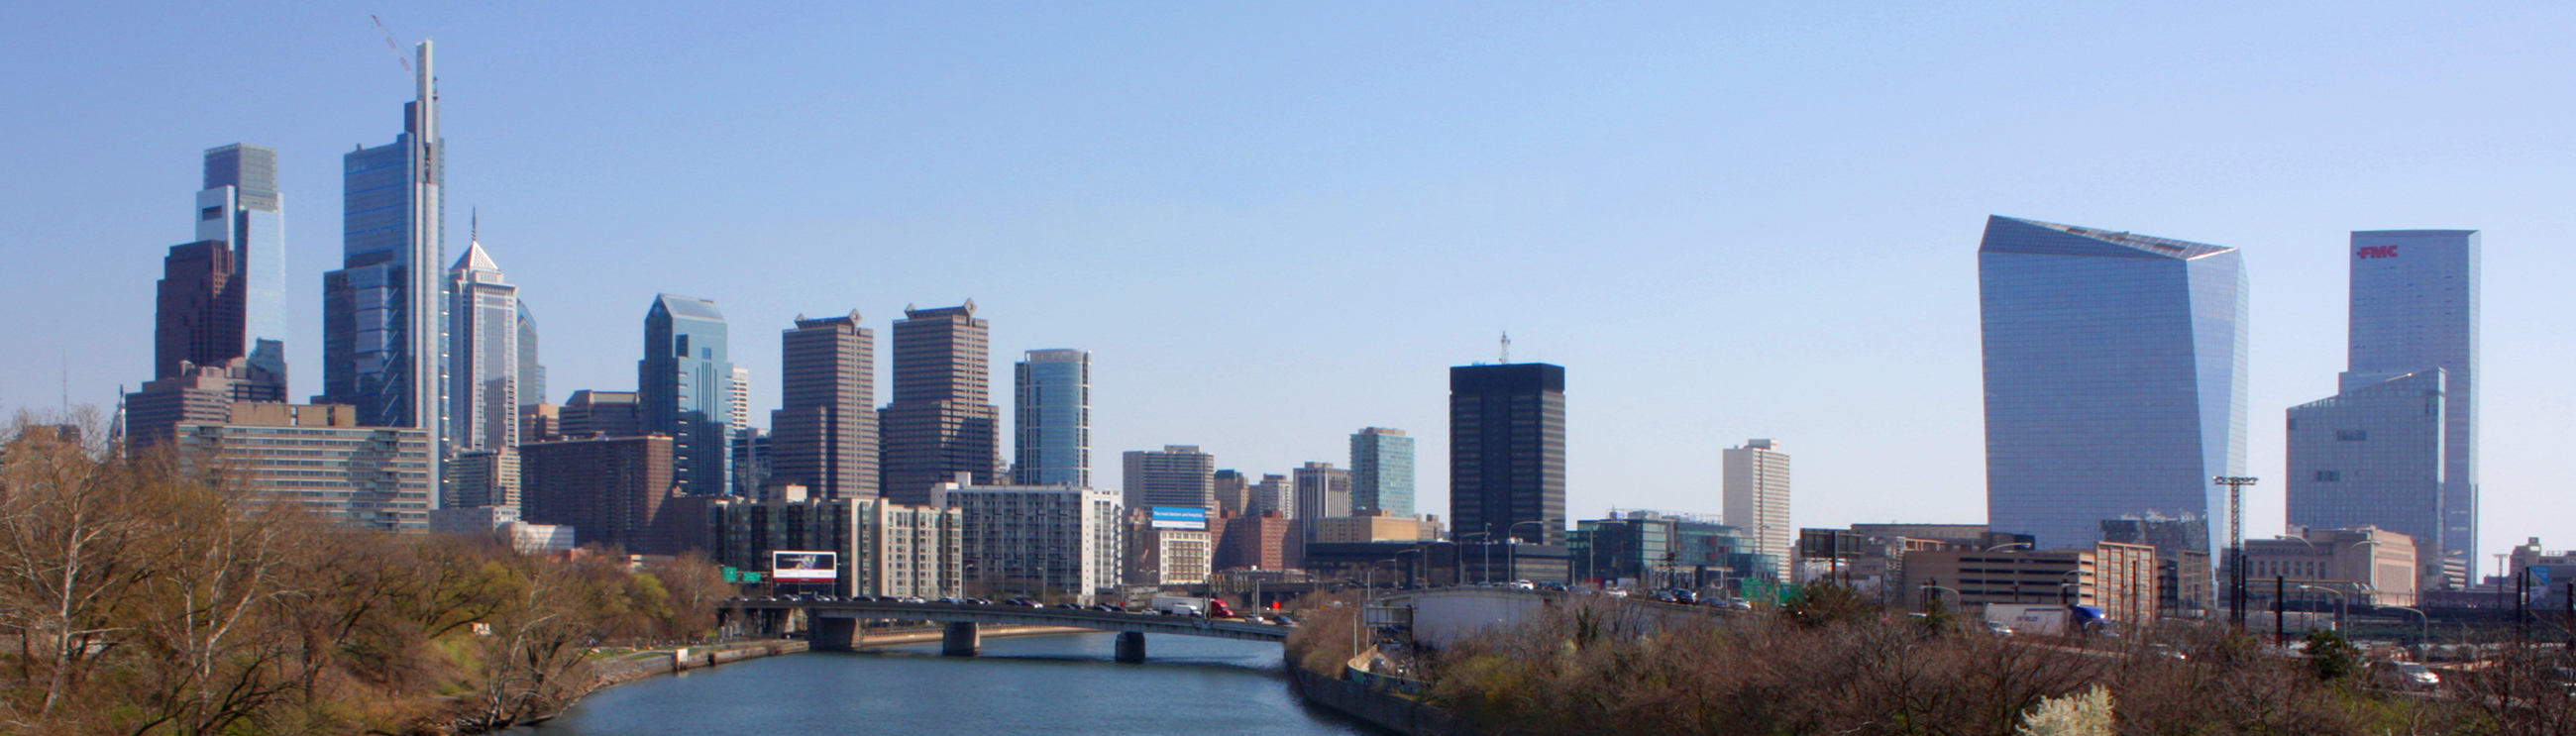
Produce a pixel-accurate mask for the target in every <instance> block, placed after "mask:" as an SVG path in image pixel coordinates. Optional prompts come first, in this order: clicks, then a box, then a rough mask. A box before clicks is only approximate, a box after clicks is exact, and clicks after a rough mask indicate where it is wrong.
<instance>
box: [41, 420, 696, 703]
mask: <svg viewBox="0 0 2576 736" xmlns="http://www.w3.org/2000/svg"><path fill="white" fill-rule="evenodd" d="M90 430H91V431H88V432H83V433H81V434H83V435H86V436H88V437H90V438H93V441H92V442H89V443H86V444H84V443H81V442H78V441H66V438H65V436H64V433H59V432H58V431H57V430H56V428H55V427H53V426H49V425H46V424H38V423H33V422H29V421H27V420H25V419H23V418H22V419H20V420H19V421H17V422H16V423H15V424H14V425H13V426H12V427H11V428H9V429H8V430H6V433H5V435H0V732H8V733H26V734H39V733H41V734H346V733H381V734H436V733H453V732H471V731H478V730H486V729H491V728H499V727H504V726H508V725H511V724H513V723H518V722H523V721H525V720H527V719H530V718H533V717H542V716H545V715H548V714H551V713H553V712H555V711H556V710H558V709H560V708H561V707H563V706H564V705H566V704H568V703H570V702H571V701H572V700H573V699H575V698H578V697H580V696H581V695H582V694H584V693H587V692H589V691H590V690H592V689H594V688H596V687H597V685H598V676H597V668H596V666H595V662H594V661H593V656H592V649H593V647H595V646H600V645H644V644H651V643H655V642H669V641H685V640H689V639H692V638H694V637H697V636H698V635H700V634H702V633H703V632H706V631H708V630H709V629H711V628H713V625H714V622H715V620H714V615H715V606H716V604H717V601H718V600H720V599H721V598H723V597H724V596H725V595H726V594H727V593H728V591H727V588H726V586H725V584H724V583H723V581H722V579H721V575H720V574H719V573H718V571H717V570H716V569H715V568H714V567H713V566H711V565H708V564H706V563H705V562H703V561H696V560H682V561H676V562H665V563H648V564H647V565H645V566H644V567H643V569H640V570H632V569H630V568H629V566H628V564H627V561H626V558H625V556H624V555H623V554H622V553H618V552H617V551H615V550H586V552H588V553H589V554H576V555H573V556H571V557H569V558H563V557H531V556H525V555H520V554H517V553H514V552H512V551H511V550H510V549H509V548H508V547H507V546H505V545H503V544H501V543H500V542H499V541H498V540H494V539H476V538H464V537H456V536H450V535H418V534H413V535H397V534H390V533H384V532H375V531H367V530H360V529H352V528H348V527H345V526H340V525H335V524H332V523H329V522H327V521H325V520H322V519H319V518H316V517H314V516H312V515H310V514H306V513H302V512H300V511H297V510H295V509H291V508H283V507H280V506H277V505H266V504H252V503H246V502H245V501H244V500H243V499H242V498H240V497H239V496H238V494H236V493H234V492H232V491H231V490H229V489H227V488H226V487H225V483H223V482H222V475H221V473H220V469H212V468H198V469H190V468H188V467H186V466H185V465H183V464H181V463H177V462H174V461H173V459H172V458H170V457H168V456H166V455H148V456H146V457H143V458H138V459H131V460H129V459H125V458H120V457H116V456H114V455H113V454H112V453H110V452H108V451H107V448H106V447H104V445H103V444H102V443H99V442H96V441H95V438H99V437H102V436H104V433H103V432H99V431H97V428H96V427H95V425H94V424H93V425H92V426H91V428H90Z"/></svg>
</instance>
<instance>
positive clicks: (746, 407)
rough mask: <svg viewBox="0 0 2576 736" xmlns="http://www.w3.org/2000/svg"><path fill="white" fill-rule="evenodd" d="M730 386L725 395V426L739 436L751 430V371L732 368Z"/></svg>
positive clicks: (739, 367)
mask: <svg viewBox="0 0 2576 736" xmlns="http://www.w3.org/2000/svg"><path fill="white" fill-rule="evenodd" d="M731 385H732V386H733V388H732V389H731V390H729V391H727V392H726V393H725V426H726V428H727V429H730V430H732V431H733V432H734V433H735V434H741V433H742V431H743V430H746V429H750V428H751V369H749V368H744V367H742V366H734V367H733V383H732V384H731Z"/></svg>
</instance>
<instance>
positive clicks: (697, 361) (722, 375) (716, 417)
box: [635, 294, 733, 496]
mask: <svg viewBox="0 0 2576 736" xmlns="http://www.w3.org/2000/svg"><path fill="white" fill-rule="evenodd" d="M726 342H727V340H726V327H725V318H724V313H723V312H721V311H717V310H716V303H715V302H711V301H707V300H705V299H696V298H691V297H685V296H675V295H671V294H663V295H660V296H658V297H655V298H654V299H653V308H652V309H651V310H650V311H647V312H646V313H645V315H644V359H643V360H640V361H636V366H635V370H636V376H635V387H636V393H637V394H639V395H640V396H639V400H638V403H640V404H642V405H643V412H642V413H643V415H644V431H645V432H648V433H652V434H667V435H670V436H671V445H672V447H671V468H672V482H673V483H674V484H676V485H677V486H678V487H679V489H680V492H681V493H684V494H690V495H702V496H715V495H725V494H726V493H727V488H728V487H729V486H731V485H732V481H733V471H732V468H731V467H729V466H728V465H727V462H728V459H729V457H730V453H729V452H728V451H729V450H730V449H731V440H732V432H731V431H729V430H730V428H731V427H732V426H733V420H732V417H733V362H732V361H733V358H732V355H731V354H730V353H728V352H727V351H726V349H725V346H726Z"/></svg>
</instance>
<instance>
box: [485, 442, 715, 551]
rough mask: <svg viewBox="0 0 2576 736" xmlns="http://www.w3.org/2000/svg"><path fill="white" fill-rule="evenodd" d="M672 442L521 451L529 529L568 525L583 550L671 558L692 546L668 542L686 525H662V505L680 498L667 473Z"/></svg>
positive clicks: (538, 446) (535, 446) (532, 446)
mask: <svg viewBox="0 0 2576 736" xmlns="http://www.w3.org/2000/svg"><path fill="white" fill-rule="evenodd" d="M674 457H675V455H674V454H673V445H672V443H671V438H669V437H662V436H647V437H615V438H595V439H582V440H565V441H562V442H534V443H529V444H525V445H520V446H519V482H520V485H521V486H522V487H523V488H524V489H525V490H524V491H522V495H521V503H523V504H525V506H524V507H523V510H522V513H521V517H522V518H524V519H526V520H527V521H528V522H529V523H532V524H567V525H570V526H571V527H572V528H573V529H574V531H575V533H576V534H579V535H580V536H581V541H582V542H584V543H590V542H601V543H607V544H618V545H624V546H625V547H626V551H628V552H636V553H644V554H671V553H673V552H676V551H678V550H680V549H683V548H687V547H692V546H696V544H695V543H696V541H697V540H694V539H674V538H672V537H673V533H674V532H675V531H678V530H683V529H688V528H690V527H688V526H687V525H686V524H685V523H674V522H673V521H671V520H667V519H664V518H662V517H663V515H664V513H665V508H664V507H665V505H666V503H665V502H668V501H671V500H672V499H674V498H676V497H678V496H679V495H680V490H679V488H678V481H677V480H676V479H675V472H676V471H675V470H674V468H673V467H672V465H673V459H674Z"/></svg>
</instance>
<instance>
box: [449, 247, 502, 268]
mask: <svg viewBox="0 0 2576 736" xmlns="http://www.w3.org/2000/svg"><path fill="white" fill-rule="evenodd" d="M447 270H450V271H494V272H498V271H500V270H501V264H498V263H493V262H492V254H490V253H485V252H483V243H482V241H479V240H477V241H467V244H466V246H465V256H464V257H463V258H458V259H456V265H453V266H449V267H447Z"/></svg>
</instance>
